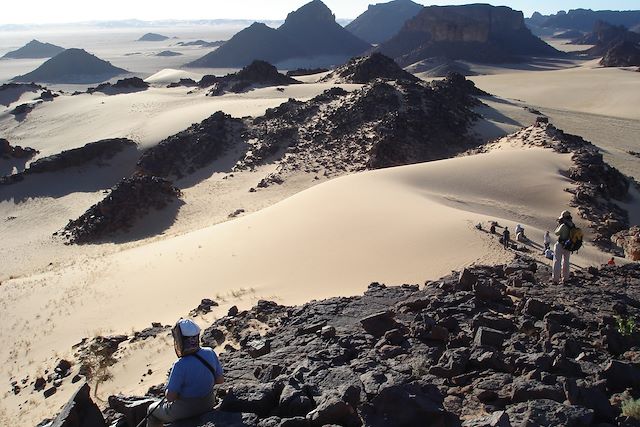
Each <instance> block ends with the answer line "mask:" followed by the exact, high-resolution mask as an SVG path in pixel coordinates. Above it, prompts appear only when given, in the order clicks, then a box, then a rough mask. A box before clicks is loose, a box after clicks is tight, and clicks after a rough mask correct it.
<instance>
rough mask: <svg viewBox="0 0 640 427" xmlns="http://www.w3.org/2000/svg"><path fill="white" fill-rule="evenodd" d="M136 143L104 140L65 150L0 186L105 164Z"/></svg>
mask: <svg viewBox="0 0 640 427" xmlns="http://www.w3.org/2000/svg"><path fill="white" fill-rule="evenodd" d="M135 147H136V143H135V142H133V141H131V140H130V139H126V138H112V139H102V140H100V141H96V142H90V143H88V144H85V145H84V146H82V147H79V148H73V149H71V150H65V151H62V152H60V153H58V154H54V155H52V156H47V157H42V158H40V159H38V160H36V161H35V162H33V163H31V164H30V165H29V167H28V168H27V169H25V170H24V171H22V172H19V173H17V174H13V175H9V176H6V177H2V178H0V185H3V184H4V185H7V184H13V183H16V182H20V181H22V180H23V179H24V178H25V177H26V176H28V175H32V174H38V173H45V172H57V171H60V170H63V169H68V168H73V167H80V166H83V165H86V164H88V163H90V162H104V161H106V160H110V159H112V158H113V157H114V156H115V155H116V154H118V153H120V152H121V151H123V150H125V149H128V148H135Z"/></svg>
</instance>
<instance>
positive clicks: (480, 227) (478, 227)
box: [476, 222, 482, 230]
mask: <svg viewBox="0 0 640 427" xmlns="http://www.w3.org/2000/svg"><path fill="white" fill-rule="evenodd" d="M476 229H477V230H482V223H481V222H479V223H477V224H476Z"/></svg>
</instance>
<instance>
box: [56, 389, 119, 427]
mask: <svg viewBox="0 0 640 427" xmlns="http://www.w3.org/2000/svg"><path fill="white" fill-rule="evenodd" d="M50 427H106V423H105V421H104V417H103V416H102V413H101V412H100V409H99V408H98V405H96V404H95V403H94V402H93V400H91V396H90V395H89V385H88V384H86V383H85V384H83V385H82V386H81V387H80V388H79V389H78V391H76V392H75V393H74V394H73V396H71V399H69V402H68V403H67V404H66V405H65V406H64V407H63V408H62V411H61V412H60V414H58V416H57V417H56V418H55V419H54V420H53V421H52V423H51V424H50Z"/></svg>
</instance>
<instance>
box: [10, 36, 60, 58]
mask: <svg viewBox="0 0 640 427" xmlns="http://www.w3.org/2000/svg"><path fill="white" fill-rule="evenodd" d="M63 50H64V48H63V47H60V46H56V45H54V44H51V43H42V42H39V41H38V40H31V41H30V42H29V43H27V44H26V45H24V46H22V47H21V48H20V49H17V50H14V51H11V52H9V53H6V54H5V55H4V56H3V57H2V58H12V59H24V58H51V57H53V56H56V55H57V54H59V53H60V52H62V51H63Z"/></svg>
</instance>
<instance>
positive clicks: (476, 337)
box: [110, 258, 640, 427]
mask: <svg viewBox="0 0 640 427" xmlns="http://www.w3.org/2000/svg"><path fill="white" fill-rule="evenodd" d="M549 276H550V272H549V269H548V267H544V266H542V267H541V266H540V265H539V264H538V263H536V262H535V261H533V260H530V259H526V258H516V259H515V260H514V261H513V262H512V263H510V264H507V265H501V266H476V267H470V268H467V269H466V270H465V271H464V272H461V273H457V272H454V273H452V274H451V275H449V276H446V277H443V278H442V279H440V280H437V281H434V282H428V283H427V284H425V286H424V287H422V288H421V287H419V286H418V285H403V286H398V287H386V286H384V285H381V284H378V283H372V284H371V285H370V286H369V288H368V290H367V291H366V292H365V293H364V295H362V296H356V297H349V298H345V297H337V298H331V299H327V300H323V301H312V302H310V303H307V304H304V305H303V306H299V307H285V306H281V305H278V304H276V303H274V302H268V301H259V302H258V304H257V305H256V306H255V307H254V308H252V309H251V310H247V311H242V312H238V313H233V315H229V316H224V317H222V318H220V319H218V320H216V321H215V322H214V323H213V324H212V325H211V326H210V327H209V328H207V329H206V330H205V331H204V333H203V340H204V342H205V344H206V345H209V346H212V347H215V346H217V345H219V344H223V343H224V342H226V343H227V344H229V345H228V346H227V347H226V350H225V351H224V352H223V353H221V354H220V360H221V362H222V365H223V366H224V369H225V378H226V382H225V384H223V385H220V386H216V387H217V389H218V395H219V397H220V405H219V407H218V410H217V411H214V412H212V413H209V414H205V415H203V416H201V417H195V418H192V419H189V420H184V421H181V422H178V423H175V424H174V426H175V427H178V426H180V427H204V426H211V425H238V426H261V427H262V426H298V425H304V426H322V425H327V424H330V425H341V426H360V425H367V426H414V425H438V426H460V425H464V426H469V427H471V426H491V425H493V426H511V425H513V426H520V425H539V426H552V425H553V426H560V425H562V426H571V425H575V426H596V425H605V424H606V425H615V426H618V425H620V426H622V425H631V424H625V422H627V421H626V419H625V417H623V416H621V409H620V405H621V401H622V400H624V398H623V397H622V396H629V397H636V398H637V397H638V390H640V388H639V386H640V366H639V365H638V360H639V359H638V358H639V357H640V354H639V353H638V351H637V348H638V346H639V345H640V335H639V334H638V332H637V331H636V332H633V333H631V334H627V335H623V334H622V333H621V332H620V331H619V330H618V329H617V327H616V320H615V318H616V317H622V318H625V319H626V318H632V317H634V316H638V315H640V266H638V265H626V266H623V267H603V268H602V269H597V268H592V269H590V270H589V272H582V271H577V272H576V273H575V274H574V277H573V278H572V279H571V281H570V283H569V284H567V285H566V286H549V285H547V282H548V280H549ZM620 283H624V286H620ZM257 325H258V326H259V327H260V328H261V329H262V330H263V331H265V332H264V333H262V334H260V333H258V332H256V326H257ZM213 337H216V338H213ZM221 341H222V342H221ZM258 346H262V348H266V349H265V350H264V351H261V352H260V353H255V349H256V347H258ZM110 400H111V399H110ZM216 422H218V423H220V422H227V424H216Z"/></svg>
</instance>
